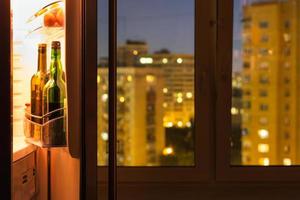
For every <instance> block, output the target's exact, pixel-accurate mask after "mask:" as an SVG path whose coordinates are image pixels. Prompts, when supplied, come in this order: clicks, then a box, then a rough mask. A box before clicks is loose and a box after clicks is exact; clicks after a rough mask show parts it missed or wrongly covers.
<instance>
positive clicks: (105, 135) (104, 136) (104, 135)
mask: <svg viewBox="0 0 300 200" xmlns="http://www.w3.org/2000/svg"><path fill="white" fill-rule="evenodd" d="M101 138H102V140H104V141H107V140H108V133H107V132H102V133H101Z"/></svg>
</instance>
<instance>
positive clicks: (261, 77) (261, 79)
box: [259, 75, 269, 84]
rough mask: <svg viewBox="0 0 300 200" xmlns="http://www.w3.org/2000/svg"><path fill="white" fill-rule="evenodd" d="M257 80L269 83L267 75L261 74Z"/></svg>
mask: <svg viewBox="0 0 300 200" xmlns="http://www.w3.org/2000/svg"><path fill="white" fill-rule="evenodd" d="M259 82H260V83H261V84H268V83H269V77H268V76H267V75H262V76H260V77H259Z"/></svg>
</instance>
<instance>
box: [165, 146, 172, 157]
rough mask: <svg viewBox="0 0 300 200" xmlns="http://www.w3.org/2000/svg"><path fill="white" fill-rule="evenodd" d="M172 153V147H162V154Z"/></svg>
mask: <svg viewBox="0 0 300 200" xmlns="http://www.w3.org/2000/svg"><path fill="white" fill-rule="evenodd" d="M172 154H174V149H173V148H172V147H166V148H164V149H163V155H164V156H168V155H172Z"/></svg>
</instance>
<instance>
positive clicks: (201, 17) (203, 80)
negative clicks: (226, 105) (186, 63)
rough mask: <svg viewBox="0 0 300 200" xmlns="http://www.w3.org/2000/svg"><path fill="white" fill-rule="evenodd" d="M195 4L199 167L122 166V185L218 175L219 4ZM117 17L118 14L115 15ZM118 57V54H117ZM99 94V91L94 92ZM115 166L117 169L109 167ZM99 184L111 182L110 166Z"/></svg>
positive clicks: (100, 172) (196, 1)
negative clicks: (216, 73) (216, 72)
mask: <svg viewBox="0 0 300 200" xmlns="http://www.w3.org/2000/svg"><path fill="white" fill-rule="evenodd" d="M194 4H195V47H194V48H195V76H194V77H195V110H197V112H195V143H196V144H197V145H195V166H191V167H182V166H174V167H173V166H171V167H165V166H163V167H118V170H117V171H118V182H119V183H122V182H199V181H208V180H211V179H212V178H213V176H214V170H211V169H213V168H214V167H213V166H214V162H213V160H212V159H211V158H212V157H214V153H213V152H214V151H211V149H212V148H211V147H212V146H214V139H213V133H214V127H213V121H214V119H213V118H214V114H213V113H214V101H213V99H214V97H213V95H214V90H213V88H212V86H213V67H211V66H214V61H215V59H214V55H213V54H212V53H213V52H214V48H215V42H214V41H215V23H214V21H215V1H201V0H194ZM115 14H116V13H115ZM114 53H115V54H116V52H114ZM94 92H95V90H94ZM109 167H113V166H109ZM97 174H98V175H97V176H98V182H100V183H104V182H106V181H107V180H108V174H107V167H98V173H97Z"/></svg>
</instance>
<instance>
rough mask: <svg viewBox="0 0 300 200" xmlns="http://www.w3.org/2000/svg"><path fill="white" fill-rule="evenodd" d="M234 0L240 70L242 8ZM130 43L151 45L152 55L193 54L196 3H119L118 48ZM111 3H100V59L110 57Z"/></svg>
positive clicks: (237, 67) (242, 0)
mask: <svg viewBox="0 0 300 200" xmlns="http://www.w3.org/2000/svg"><path fill="white" fill-rule="evenodd" d="M246 2H248V3H249V0H248V1H247V0H234V7H235V8H234V27H233V28H234V38H233V48H234V49H233V61H234V62H233V69H234V71H238V70H240V66H241V32H240V31H241V22H240V20H241V18H242V10H241V8H242V5H243V4H244V3H246ZM127 39H133V40H144V41H146V42H148V44H149V48H150V52H153V51H156V50H159V49H162V48H167V49H169V50H171V51H172V52H176V53H188V54H193V52H194V0H151V1H150V0H119V1H118V45H122V44H124V42H125V41H126V40H127ZM107 49H108V0H98V57H99V58H100V57H103V56H107V54H108V51H107Z"/></svg>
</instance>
